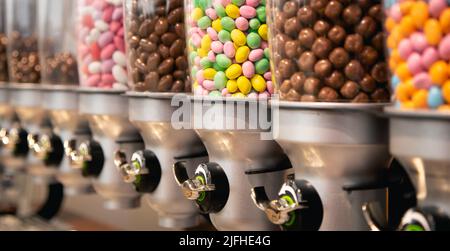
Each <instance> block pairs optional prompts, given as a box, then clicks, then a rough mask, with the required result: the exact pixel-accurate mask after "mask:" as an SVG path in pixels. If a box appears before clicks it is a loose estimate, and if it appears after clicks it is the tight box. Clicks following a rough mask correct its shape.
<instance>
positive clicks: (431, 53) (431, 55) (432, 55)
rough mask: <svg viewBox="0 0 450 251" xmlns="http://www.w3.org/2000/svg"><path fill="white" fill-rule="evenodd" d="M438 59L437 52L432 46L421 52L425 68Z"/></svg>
mask: <svg viewBox="0 0 450 251" xmlns="http://www.w3.org/2000/svg"><path fill="white" fill-rule="evenodd" d="M438 60H439V53H438V52H437V50H436V49H435V48H434V47H428V48H427V49H425V51H424V52H423V54H422V65H423V66H425V67H426V68H427V69H428V68H430V67H431V65H433V64H434V63H435V62H436V61H438Z"/></svg>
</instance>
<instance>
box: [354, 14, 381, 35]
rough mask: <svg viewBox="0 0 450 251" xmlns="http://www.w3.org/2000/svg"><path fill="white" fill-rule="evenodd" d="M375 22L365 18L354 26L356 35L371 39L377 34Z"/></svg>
mask: <svg viewBox="0 0 450 251" xmlns="http://www.w3.org/2000/svg"><path fill="white" fill-rule="evenodd" d="M377 28H378V27H377V22H376V21H375V19H373V18H372V17H370V16H365V17H364V18H363V19H362V20H361V22H359V24H358V25H357V26H356V28H355V31H356V33H358V34H360V35H361V36H363V37H364V38H366V39H368V38H371V37H373V36H374V35H375V34H376V32H377Z"/></svg>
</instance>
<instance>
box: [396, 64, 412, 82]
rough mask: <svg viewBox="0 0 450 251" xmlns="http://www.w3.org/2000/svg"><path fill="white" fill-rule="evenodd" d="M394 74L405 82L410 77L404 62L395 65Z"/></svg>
mask: <svg viewBox="0 0 450 251" xmlns="http://www.w3.org/2000/svg"><path fill="white" fill-rule="evenodd" d="M395 74H396V75H397V76H398V78H399V79H400V80H401V81H403V82H405V81H407V80H408V79H410V78H411V72H410V71H409V69H408V65H407V64H406V63H405V62H403V63H400V64H399V65H398V66H397V69H396V70H395Z"/></svg>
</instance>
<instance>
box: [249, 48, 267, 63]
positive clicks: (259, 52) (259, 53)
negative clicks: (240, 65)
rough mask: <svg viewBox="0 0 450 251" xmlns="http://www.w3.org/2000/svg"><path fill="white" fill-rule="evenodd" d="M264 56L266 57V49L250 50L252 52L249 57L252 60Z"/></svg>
mask: <svg viewBox="0 0 450 251" xmlns="http://www.w3.org/2000/svg"><path fill="white" fill-rule="evenodd" d="M263 57H264V50H262V49H256V50H252V51H251V52H250V54H249V55H248V59H249V60H250V61H252V62H256V61H259V60H261V59H262V58H263Z"/></svg>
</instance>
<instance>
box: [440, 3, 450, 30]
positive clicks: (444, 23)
mask: <svg viewBox="0 0 450 251" xmlns="http://www.w3.org/2000/svg"><path fill="white" fill-rule="evenodd" d="M439 23H440V24H441V28H442V31H443V32H445V33H449V32H450V8H447V9H446V10H444V12H442V14H441V17H440V18H439Z"/></svg>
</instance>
